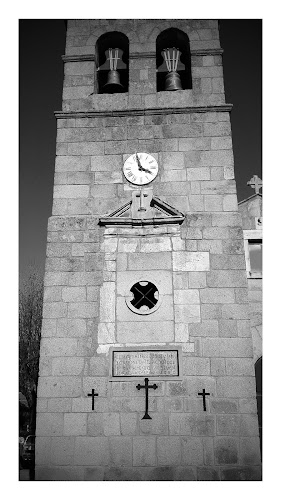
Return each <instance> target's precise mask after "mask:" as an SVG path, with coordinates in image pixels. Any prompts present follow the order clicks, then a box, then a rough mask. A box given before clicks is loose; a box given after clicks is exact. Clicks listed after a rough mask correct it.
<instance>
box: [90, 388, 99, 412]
mask: <svg viewBox="0 0 281 500" xmlns="http://www.w3.org/2000/svg"><path fill="white" fill-rule="evenodd" d="M88 396H90V397H91V398H92V410H94V409H95V396H98V393H97V392H95V389H92V392H90V394H88Z"/></svg>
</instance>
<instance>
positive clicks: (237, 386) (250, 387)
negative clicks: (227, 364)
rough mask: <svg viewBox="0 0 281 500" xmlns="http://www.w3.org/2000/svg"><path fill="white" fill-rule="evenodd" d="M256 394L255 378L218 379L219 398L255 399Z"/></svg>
mask: <svg viewBox="0 0 281 500" xmlns="http://www.w3.org/2000/svg"><path fill="white" fill-rule="evenodd" d="M255 393H256V383H255V378H254V377H218V378H217V396H218V397H222V398H246V397H250V398H251V397H253V395H254V394H255Z"/></svg>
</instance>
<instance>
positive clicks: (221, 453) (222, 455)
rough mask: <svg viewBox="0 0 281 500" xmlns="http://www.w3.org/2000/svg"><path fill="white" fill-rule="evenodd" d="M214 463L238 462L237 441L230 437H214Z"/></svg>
mask: <svg viewBox="0 0 281 500" xmlns="http://www.w3.org/2000/svg"><path fill="white" fill-rule="evenodd" d="M214 445H215V463H216V464H217V465H223V464H237V463H238V441H237V439H234V438H231V437H217V438H214Z"/></svg>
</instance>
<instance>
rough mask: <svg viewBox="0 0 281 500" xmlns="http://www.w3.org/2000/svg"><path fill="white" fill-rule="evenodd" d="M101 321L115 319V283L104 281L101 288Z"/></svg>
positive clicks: (112, 320)
mask: <svg viewBox="0 0 281 500" xmlns="http://www.w3.org/2000/svg"><path fill="white" fill-rule="evenodd" d="M100 321H101V322H109V323H110V322H114V321H115V283H111V282H107V283H103V285H102V287H101V289H100Z"/></svg>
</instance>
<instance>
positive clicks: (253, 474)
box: [221, 467, 261, 481]
mask: <svg viewBox="0 0 281 500" xmlns="http://www.w3.org/2000/svg"><path fill="white" fill-rule="evenodd" d="M221 480H222V481H261V470H260V467H228V468H221Z"/></svg>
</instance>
